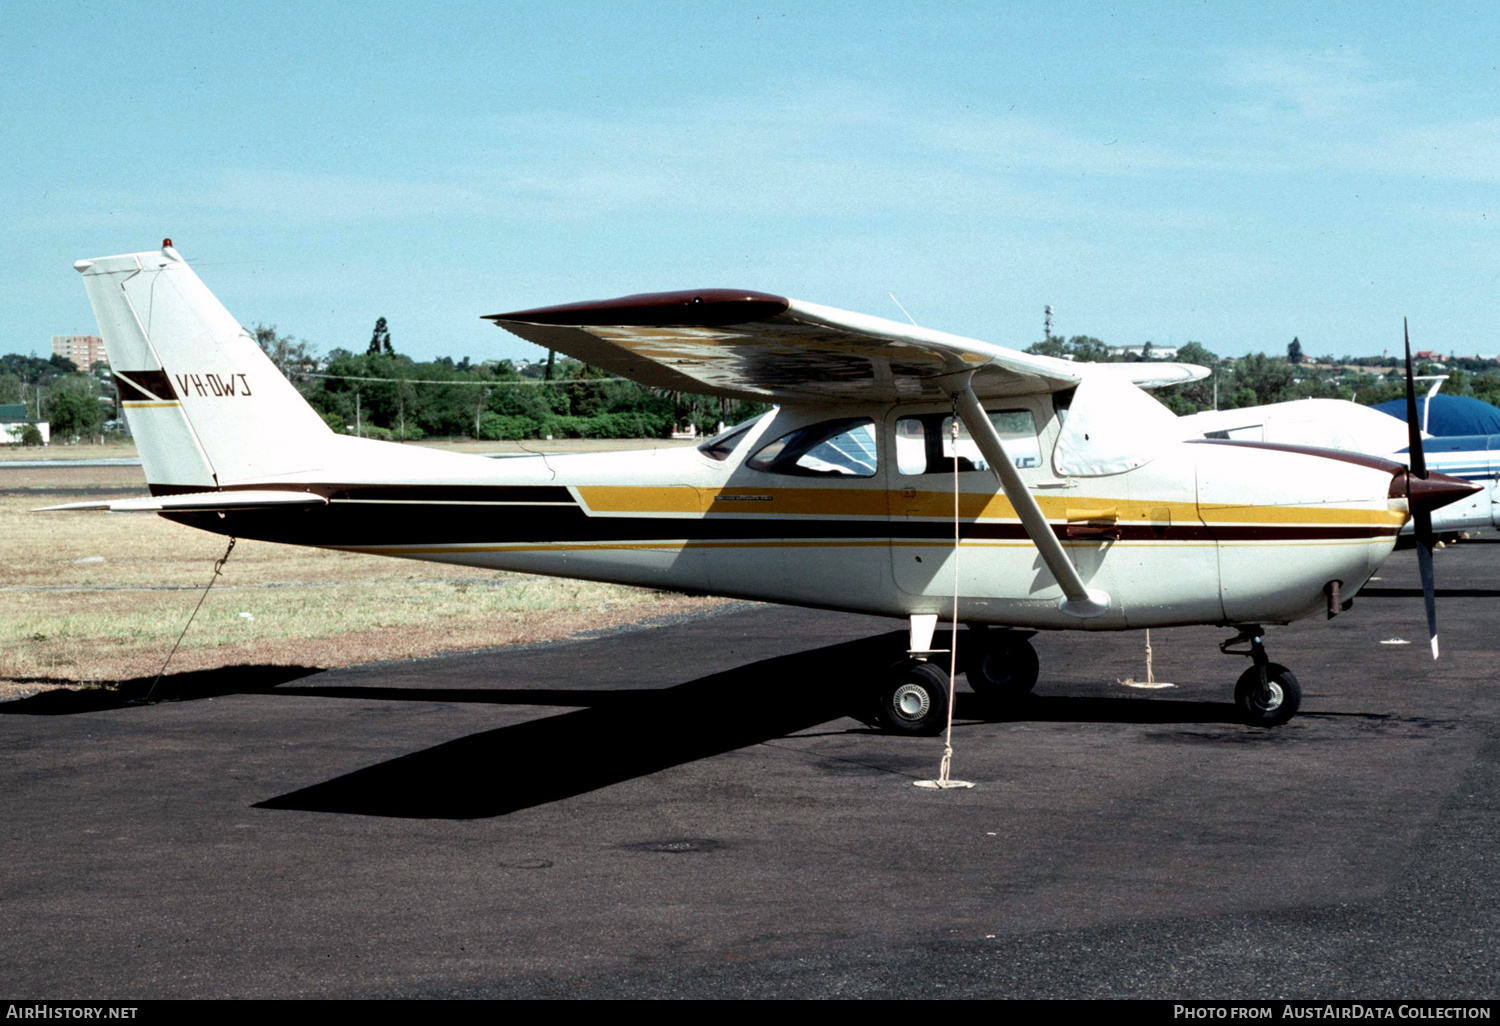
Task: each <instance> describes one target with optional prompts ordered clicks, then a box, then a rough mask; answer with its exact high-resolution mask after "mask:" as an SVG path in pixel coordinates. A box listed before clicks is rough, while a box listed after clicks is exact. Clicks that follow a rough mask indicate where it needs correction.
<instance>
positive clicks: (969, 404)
mask: <svg viewBox="0 0 1500 1026" xmlns="http://www.w3.org/2000/svg"><path fill="white" fill-rule="evenodd" d="M953 398H954V400H955V402H956V404H957V406H958V415H959V417H960V418H962V420H963V422H964V425H965V426H966V427H967V428H968V429H969V437H970V438H972V439H974V443H975V444H976V445H978V446H979V451H980V452H981V453H983V454H984V460H985V462H986V463H988V464H989V465H990V469H991V470H993V471H994V472H995V476H996V477H997V478H999V479H1000V487H1001V489H1002V490H1003V491H1004V492H1005V497H1006V498H1007V499H1009V500H1010V504H1011V506H1012V507H1014V509H1015V511H1016V515H1017V516H1018V517H1020V518H1021V526H1022V527H1024V528H1025V529H1026V534H1027V535H1028V536H1029V537H1030V538H1031V541H1032V544H1034V545H1035V546H1036V547H1037V551H1038V552H1040V553H1041V555H1042V562H1044V563H1046V564H1047V569H1048V570H1050V571H1052V576H1053V577H1055V578H1057V583H1058V584H1059V585H1061V586H1062V590H1063V595H1064V596H1065V597H1064V598H1063V599H1061V600H1060V601H1059V602H1058V604H1057V608H1059V609H1061V610H1062V611H1063V612H1064V613H1067V614H1069V615H1070V616H1076V617H1078V618H1079V619H1084V620H1086V619H1089V618H1090V617H1095V616H1099V615H1101V614H1102V613H1104V611H1105V610H1107V609H1108V608H1109V593H1108V592H1105V591H1100V590H1098V589H1097V588H1090V587H1089V586H1088V585H1086V584H1084V583H1083V578H1082V577H1079V576H1078V570H1077V568H1076V567H1074V566H1073V561H1072V560H1071V559H1069V558H1068V554H1067V552H1066V551H1065V550H1064V549H1063V547H1062V543H1061V542H1060V541H1058V540H1057V535H1056V534H1054V533H1053V532H1052V525H1051V524H1049V523H1047V517H1046V516H1045V515H1044V514H1043V513H1042V508H1041V507H1040V506H1038V505H1037V502H1036V497H1035V496H1034V495H1032V494H1031V492H1030V491H1029V490H1027V488H1026V482H1024V481H1022V480H1021V475H1020V474H1018V473H1016V465H1015V464H1014V463H1012V462H1011V461H1010V457H1009V456H1008V455H1006V452H1005V445H1004V443H1002V442H1001V441H1000V433H999V432H998V431H996V430H995V425H993V424H991V423H990V418H989V417H988V416H986V415H985V412H984V407H982V406H980V405H979V399H978V398H977V397H976V396H975V395H974V390H973V389H972V388H970V387H968V385H967V384H965V387H964V388H963V389H962V390H960V391H957V392H954V393H953Z"/></svg>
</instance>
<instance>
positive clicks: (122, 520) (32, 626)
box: [0, 468, 721, 698]
mask: <svg viewBox="0 0 1500 1026" xmlns="http://www.w3.org/2000/svg"><path fill="white" fill-rule="evenodd" d="M127 472H128V473H127ZM89 473H92V475H93V477H92V478H91V479H89V480H87V481H84V480H80V477H79V475H80V474H89ZM132 474H133V475H134V477H133V479H132V478H131V477H130V475H132ZM0 475H3V476H0V488H5V489H7V490H6V491H4V492H0V698H5V697H15V696H17V695H20V694H28V693H31V692H34V691H36V690H38V688H39V687H45V686H51V685H56V684H65V683H69V682H74V683H78V684H90V683H94V684H97V683H101V682H111V681H118V680H124V679H128V678H131V677H139V676H143V675H146V674H152V673H155V672H156V670H157V669H158V668H159V667H160V666H161V661H162V659H164V658H165V656H166V654H167V652H168V651H169V650H170V649H171V647H172V644H173V643H174V642H175V641H176V640H177V636H178V634H179V633H180V632H181V630H182V627H183V624H184V623H186V621H187V618H188V615H189V614H190V613H191V612H192V609H193V606H194V605H195V604H196V603H197V601H198V598H199V596H200V594H201V592H202V589H203V587H204V585H205V584H206V583H207V581H208V579H209V577H210V576H211V570H212V566H213V562H214V560H216V559H217V558H218V557H219V556H220V555H221V554H222V553H223V551H224V546H225V544H226V540H225V539H223V538H220V537H217V536H215V535H210V534H205V533H203V532H200V531H195V530H193V529H192V528H188V527H183V526H181V525H179V524H174V523H171V522H170V521H166V520H163V519H161V518H160V517H156V516H153V515H150V514H119V513H113V514H112V513H50V514H39V513H32V512H31V510H32V509H33V508H35V507H36V506H39V505H51V504H56V503H63V502H69V501H77V500H79V499H81V498H85V497H87V496H86V494H77V495H69V494H62V493H59V492H58V491H57V489H58V488H83V489H89V490H92V489H94V488H99V487H108V488H112V489H133V488H134V487H136V483H138V482H140V470H139V468H97V469H94V470H92V471H88V470H85V469H83V468H65V469H63V470H59V471H27V470H16V471H0ZM48 475H53V476H50V477H49V476H48ZM139 487H140V489H141V491H142V492H144V485H143V483H142V484H140V485H139ZM39 490H40V491H41V492H43V493H44V494H38V491H39ZM719 604H721V600H717V599H712V598H689V597H685V596H680V595H673V594H669V593H663V592H657V591H651V590H647V589H642V588H627V587H622V586H619V585H608V584H595V583H591V582H585V581H572V580H559V579H552V578H543V577H531V576H526V575H521V574H507V573H500V572H492V571H484V570H475V569H471V568H467V567H448V566H443V565H440V564H434V563H423V562H413V561H408V560H400V559H389V558H381V557H378V556H366V555H360V554H356V553H345V552H327V551H322V550H318V549H304V548H296V547H292V546H285V545H276V544H272V543H268V542H254V541H241V542H239V543H238V544H237V545H236V547H235V550H234V555H233V556H232V557H231V559H230V561H229V563H228V565H227V566H226V567H225V570H224V575H223V576H222V577H221V578H219V580H218V581H217V582H216V583H215V585H214V587H213V590H212V591H211V592H210V593H209V595H208V598H207V600H206V601H205V602H204V604H203V608H202V611H201V612H199V614H198V618H197V620H196V621H195V622H194V623H193V627H192V629H191V630H190V631H189V632H188V635H187V637H186V639H185V640H184V641H183V645H182V648H181V649H180V650H179V651H178V653H177V655H176V657H175V658H174V659H173V663H172V669H173V671H178V670H195V669H210V668H214V667H219V666H227V665H234V664H237V663H256V664H268V663H285V664H292V663H297V664H302V665H317V666H325V667H327V666H339V665H347V664H350V663H356V662H365V661H369V660H373V659H395V658H408V657H415V656H425V655H432V654H434V653H437V652H444V651H454V650H463V649H475V648H488V647H492V646H497V645H507V644H514V643H518V642H532V641H544V640H551V639H556V638H562V637H566V636H568V635H570V634H574V633H577V632H579V631H583V630H591V629H597V628H606V627H614V626H619V625H622V624H626V623H632V622H636V621H639V620H644V619H649V618H652V617H657V616H670V615H683V614H691V613H697V612H703V611H707V610H710V609H712V608H714V607H715V606H717V605H719Z"/></svg>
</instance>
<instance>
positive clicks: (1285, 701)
mask: <svg viewBox="0 0 1500 1026" xmlns="http://www.w3.org/2000/svg"><path fill="white" fill-rule="evenodd" d="M1266 691H1267V694H1262V693H1261V687H1260V670H1259V669H1258V668H1257V667H1254V666H1252V667H1250V669H1248V670H1246V671H1245V672H1244V673H1242V674H1240V679H1239V680H1238V681H1236V682H1235V685H1234V704H1235V705H1237V706H1239V707H1240V712H1241V713H1243V714H1244V717H1245V722H1246V723H1248V724H1250V725H1251V726H1252V727H1275V726H1279V725H1281V724H1283V723H1285V722H1286V721H1287V720H1289V719H1291V718H1292V717H1293V716H1295V715H1297V709H1298V708H1299V707H1300V706H1301V705H1302V686H1301V685H1300V684H1298V683H1297V678H1296V677H1294V676H1292V671H1291V670H1288V669H1287V668H1286V667H1285V666H1282V665H1281V664H1280V663H1267V664H1266Z"/></svg>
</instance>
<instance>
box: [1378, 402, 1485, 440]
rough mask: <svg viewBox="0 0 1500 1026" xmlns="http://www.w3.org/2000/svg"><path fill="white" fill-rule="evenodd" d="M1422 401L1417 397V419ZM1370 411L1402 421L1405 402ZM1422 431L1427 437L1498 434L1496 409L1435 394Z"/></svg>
mask: <svg viewBox="0 0 1500 1026" xmlns="http://www.w3.org/2000/svg"><path fill="white" fill-rule="evenodd" d="M1424 402H1426V400H1424V399H1422V398H1421V397H1418V399H1417V414H1418V416H1420V415H1421V412H1422V404H1423V403H1424ZM1372 408H1373V409H1376V410H1379V411H1380V412H1381V413H1388V414H1390V415H1391V416H1392V417H1395V418H1396V419H1397V420H1401V421H1404V420H1406V400H1405V399H1392V400H1391V401H1390V402H1386V403H1376V404H1375V406H1374V407H1372ZM1426 428H1427V433H1428V434H1429V435H1500V409H1496V408H1495V407H1493V406H1491V405H1490V404H1489V403H1486V402H1480V401H1479V400H1478V399H1470V398H1469V397H1468V396H1463V395H1443V394H1442V393H1441V392H1439V393H1438V394H1437V395H1435V396H1433V397H1432V406H1431V407H1430V408H1429V410H1428V413H1427V424H1426Z"/></svg>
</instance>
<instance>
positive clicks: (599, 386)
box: [0, 317, 1500, 441]
mask: <svg viewBox="0 0 1500 1026" xmlns="http://www.w3.org/2000/svg"><path fill="white" fill-rule="evenodd" d="M250 334H251V335H252V336H253V337H254V338H255V341H256V342H257V343H258V344H259V345H260V347H261V349H262V350H263V351H264V352H265V353H266V355H267V356H268V357H270V359H271V361H272V362H273V363H274V364H275V365H276V366H277V367H278V368H279V369H280V370H281V372H282V373H283V374H285V375H286V376H287V377H288V378H289V379H290V380H291V381H292V382H293V383H294V384H295V385H296V386H297V388H298V390H299V391H300V392H301V394H302V395H303V396H304V397H305V398H306V399H307V401H308V402H309V403H310V404H311V405H312V407H313V408H314V409H315V410H317V411H318V413H319V414H320V415H321V416H322V417H323V419H324V420H325V421H326V422H327V423H328V425H329V426H330V427H331V428H333V429H334V430H335V431H339V432H342V433H348V434H359V435H363V436H365V437H368V438H379V439H391V440H397V441H415V440H418V439H422V438H433V437H469V438H479V439H486V440H500V439H527V438H546V437H553V438H661V437H665V436H667V435H668V434H670V433H671V432H672V431H674V430H681V429H685V428H686V427H687V426H688V425H691V426H692V427H693V428H694V429H696V431H697V432H698V433H700V434H708V433H711V432H712V431H713V430H714V429H715V428H716V427H717V426H718V425H719V424H720V423H724V424H732V423H736V422H738V421H740V420H744V419H746V418H748V417H751V416H754V415H755V414H757V413H759V412H761V411H763V410H765V409H766V408H767V407H766V406H764V405H762V404H757V403H748V402H740V401H733V400H721V399H718V398H714V397H711V396H702V395H695V394H692V393H686V392H666V391H663V390H660V389H652V388H647V387H645V386H643V385H638V384H636V383H635V382H633V381H629V380H626V379H624V378H617V377H612V376H610V375H608V374H606V373H605V372H604V371H601V370H599V369H598V368H596V367H590V366H588V365H586V364H583V363H580V362H578V361H577V360H573V359H570V358H567V357H562V358H558V357H557V356H556V354H555V353H550V352H549V354H548V358H547V360H546V362H545V363H540V362H538V363H530V364H521V365H517V364H516V363H514V362H513V361H510V360H488V361H485V362H483V363H477V364H476V363H472V362H471V361H470V360H469V358H468V357H464V358H463V359H461V360H458V361H454V360H453V358H452V357H447V356H444V357H439V358H438V359H436V360H429V361H418V360H415V359H413V358H412V357H410V356H407V355H405V354H403V353H401V352H400V351H399V350H398V349H397V348H396V346H395V344H394V343H393V340H392V336H391V330H390V326H389V325H388V324H387V322H386V320H385V318H383V317H382V318H380V320H379V321H377V322H376V325H375V330H374V332H373V333H372V335H371V339H370V343H369V345H368V346H367V347H365V349H364V350H363V351H362V352H354V351H351V350H349V349H334V350H333V351H332V352H330V353H328V354H327V355H326V356H320V355H319V354H318V353H317V352H316V351H315V350H314V349H313V348H312V347H311V346H310V345H309V344H308V343H307V342H305V341H303V340H301V339H297V338H294V337H292V336H290V335H285V334H282V333H281V332H280V331H278V330H277V328H276V327H275V326H274V325H264V324H257V325H256V326H255V328H254V329H253V330H251V331H250ZM1142 349H1143V351H1142V352H1140V353H1131V354H1124V355H1122V354H1116V353H1113V352H1112V351H1111V350H1110V347H1109V346H1108V345H1106V344H1105V343H1104V342H1102V341H1101V340H1099V339H1097V338H1093V337H1091V336H1087V335H1075V336H1072V337H1071V338H1066V339H1064V338H1061V337H1055V336H1049V337H1047V338H1045V339H1043V340H1042V341H1040V342H1036V343H1033V344H1032V345H1030V346H1028V347H1027V349H1026V351H1027V352H1030V353H1040V354H1043V355H1047V356H1056V357H1063V358H1067V359H1073V360H1078V361H1089V362H1118V361H1122V360H1142V359H1145V360H1154V359H1157V358H1158V357H1157V353H1155V352H1153V349H1152V347H1151V344H1150V343H1147V344H1146V346H1144V347H1142ZM1172 360H1173V361H1174V362H1179V363H1195V364H1199V365H1201V366H1204V367H1208V368H1209V369H1210V370H1211V371H1212V374H1211V375H1210V376H1209V377H1208V378H1206V379H1204V380H1202V381H1197V382H1193V383H1192V384H1189V385H1179V386H1175V387H1172V388H1163V389H1158V390H1156V391H1155V392H1154V393H1153V394H1154V395H1155V396H1156V397H1157V398H1158V399H1160V400H1161V401H1162V402H1163V403H1164V404H1165V405H1166V406H1167V407H1168V408H1170V409H1171V410H1172V411H1173V412H1174V413H1178V414H1188V413H1196V412H1198V411H1200V410H1206V409H1213V408H1215V407H1217V408H1218V409H1236V408H1240V407H1245V406H1258V405H1262V404H1265V403H1274V402H1283V401H1286V400H1291V399H1351V400H1354V401H1357V402H1360V403H1365V404H1374V403H1379V402H1384V401H1385V400H1387V399H1394V398H1399V397H1400V396H1401V395H1403V394H1404V386H1403V379H1402V377H1401V375H1400V374H1399V373H1391V372H1392V371H1394V370H1397V369H1398V366H1399V363H1400V361H1398V360H1397V359H1395V358H1392V357H1358V358H1355V357H1348V356H1345V357H1341V358H1338V359H1335V358H1334V357H1332V356H1322V357H1318V358H1317V359H1311V360H1310V359H1308V358H1307V356H1306V355H1305V354H1304V352H1303V346H1302V343H1301V341H1300V340H1299V339H1293V340H1292V342H1291V343H1290V344H1289V345H1288V346H1287V355H1286V356H1284V357H1283V356H1267V355H1265V354H1264V353H1252V354H1250V355H1249V356H1245V357H1240V358H1221V357H1220V356H1219V355H1218V354H1216V353H1214V352H1212V351H1210V350H1209V349H1208V348H1207V347H1205V346H1204V345H1202V344H1201V343H1198V342H1189V343H1187V344H1186V345H1184V346H1181V347H1179V348H1178V349H1177V352H1176V354H1175V355H1174V356H1173V357H1172ZM1417 372H1418V373H1419V374H1421V373H1433V372H1437V373H1444V374H1447V375H1448V380H1447V382H1445V383H1444V386H1443V392H1444V393H1445V394H1448V395H1462V396H1473V397H1475V398H1477V399H1481V400H1483V401H1485V402H1488V403H1493V404H1495V405H1500V364H1497V363H1496V361H1494V360H1484V359H1481V358H1477V357H1475V358H1459V357H1456V356H1453V357H1449V358H1447V359H1446V360H1444V366H1443V367H1437V366H1434V365H1432V364H1430V363H1424V364H1421V365H1419V366H1418V368H1417ZM0 404H25V406H26V412H27V416H28V417H31V418H35V419H40V420H46V421H49V422H50V423H51V430H52V436H53V438H54V439H57V440H59V441H67V440H72V439H79V438H90V437H98V436H100V435H103V434H108V433H110V432H111V431H112V430H120V425H119V421H118V420H117V419H116V418H117V417H118V408H117V402H116V395H115V389H114V386H113V384H112V382H111V379H110V374H109V369H108V368H107V367H106V366H104V365H103V364H99V365H96V366H95V367H93V368H88V369H80V368H78V367H76V366H74V365H73V363H72V361H70V360H68V359H66V358H64V357H60V356H53V357H51V358H48V359H43V358H40V357H37V356H22V355H19V354H15V353H12V354H9V355H6V356H0Z"/></svg>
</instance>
